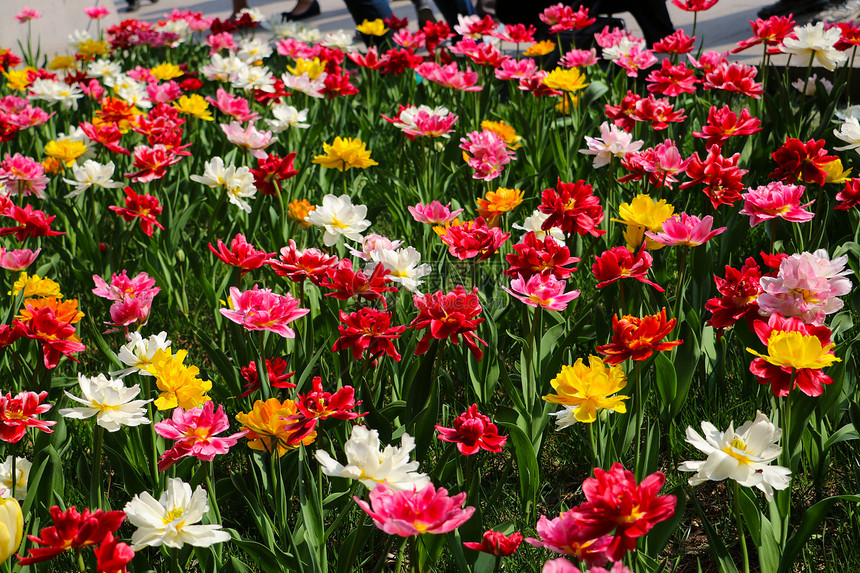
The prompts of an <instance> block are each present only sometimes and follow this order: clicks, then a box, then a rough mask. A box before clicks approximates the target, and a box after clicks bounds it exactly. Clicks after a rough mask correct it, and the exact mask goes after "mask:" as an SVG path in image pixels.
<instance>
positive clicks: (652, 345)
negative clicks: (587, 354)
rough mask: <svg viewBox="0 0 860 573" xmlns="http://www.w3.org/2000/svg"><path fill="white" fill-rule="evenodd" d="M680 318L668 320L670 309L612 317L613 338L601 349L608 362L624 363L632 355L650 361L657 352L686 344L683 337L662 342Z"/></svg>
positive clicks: (637, 358)
mask: <svg viewBox="0 0 860 573" xmlns="http://www.w3.org/2000/svg"><path fill="white" fill-rule="evenodd" d="M677 322H678V321H677V320H676V319H674V318H673V319H672V320H666V309H665V308H664V309H662V310H661V311H660V312H659V313H658V314H649V315H646V316H643V317H642V318H638V317H635V316H630V315H626V316H624V317H623V318H620V319H619V318H618V317H617V316H613V317H612V332H613V334H612V341H611V342H610V343H609V344H603V345H601V346H598V347H597V352H599V353H600V354H603V355H605V356H606V358H605V359H604V362H606V364H621V363H622V362H624V361H625V360H627V359H628V358H632V359H633V360H646V359H648V358H649V357H650V356H651V355H652V354H653V353H654V352H662V351H664V350H669V349H670V348H672V347H674V346H678V345H680V344H682V343H683V342H684V341H683V340H673V341H671V342H660V341H661V340H663V339H664V338H665V337H666V336H667V335H668V334H669V333H670V332H671V331H672V329H673V328H675V324H677Z"/></svg>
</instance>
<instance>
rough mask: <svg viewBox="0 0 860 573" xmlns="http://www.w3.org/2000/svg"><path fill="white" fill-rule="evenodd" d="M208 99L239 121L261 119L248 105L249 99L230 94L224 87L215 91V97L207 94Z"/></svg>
mask: <svg viewBox="0 0 860 573" xmlns="http://www.w3.org/2000/svg"><path fill="white" fill-rule="evenodd" d="M206 101H208V102H209V103H211V104H212V105H213V106H215V107H217V108H218V109H220V110H221V111H222V112H224V113H226V114H227V115H229V116H232V117H233V119H235V120H237V121H241V122H245V121H255V120H258V119H260V114H259V113H257V112H252V111H251V108H250V107H249V105H248V100H246V99H245V98H242V97H238V96H233V95H230V94H229V93H227V92H226V91H224V90H223V89H222V88H218V91H217V92H216V93H215V99H212V98H211V97H209V96H206ZM222 127H223V126H222ZM255 157H256V156H255Z"/></svg>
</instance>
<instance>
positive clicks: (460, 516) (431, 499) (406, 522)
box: [353, 483, 475, 537]
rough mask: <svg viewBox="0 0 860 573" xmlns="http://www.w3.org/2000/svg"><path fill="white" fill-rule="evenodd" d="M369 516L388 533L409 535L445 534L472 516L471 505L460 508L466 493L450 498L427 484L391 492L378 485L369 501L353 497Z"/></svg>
mask: <svg viewBox="0 0 860 573" xmlns="http://www.w3.org/2000/svg"><path fill="white" fill-rule="evenodd" d="M353 499H354V500H355V502H356V503H357V504H358V505H359V507H361V509H363V510H364V512H365V513H367V514H368V515H369V516H370V517H372V518H373V523H374V524H375V525H376V527H378V528H379V529H381V530H382V531H384V532H385V533H388V534H389V535H399V536H401V537H411V536H413V535H421V534H423V533H448V532H449V531H454V530H455V529H457V528H458V527H460V526H461V525H463V524H464V523H466V521H468V520H469V518H470V517H472V514H473V513H475V508H474V507H465V508H464V507H462V505H463V502H465V501H466V492H463V493H458V494H457V495H455V496H454V497H449V496H448V490H446V489H445V488H441V487H440V488H439V489H438V490H437V489H436V488H435V487H433V484H432V483H430V484H427V486H426V487H425V488H424V489H422V490H412V491H395V490H392V489H391V488H389V487H388V486H386V485H385V484H379V485H378V486H376V488H374V490H373V491H372V492H370V503H367V502H366V501H363V500H360V499H358V498H357V497H354V498H353Z"/></svg>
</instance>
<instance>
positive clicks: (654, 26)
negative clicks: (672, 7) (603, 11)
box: [628, 0, 675, 48]
mask: <svg viewBox="0 0 860 573" xmlns="http://www.w3.org/2000/svg"><path fill="white" fill-rule="evenodd" d="M628 11H629V12H630V13H631V14H633V17H634V18H636V21H637V22H638V23H639V27H640V28H642V35H643V36H645V41H646V42H648V47H649V48H650V47H651V46H653V45H654V43H655V42H659V41H660V40H662V39H663V38H665V37H666V36H668V35H669V34H671V33H673V32H674V31H675V27H674V26H673V25H672V19H671V18H670V17H669V10H667V9H666V1H665V0H644V1H643V0H639V1H637V2H630V7H629V8H628Z"/></svg>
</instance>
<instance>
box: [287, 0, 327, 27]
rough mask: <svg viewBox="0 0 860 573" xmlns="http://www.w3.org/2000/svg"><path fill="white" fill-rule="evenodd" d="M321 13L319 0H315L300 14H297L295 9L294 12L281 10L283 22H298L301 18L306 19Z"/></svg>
mask: <svg viewBox="0 0 860 573" xmlns="http://www.w3.org/2000/svg"><path fill="white" fill-rule="evenodd" d="M319 15H320V3H319V2H317V0H314V1H313V2H312V3H311V5H310V7H309V8H308V9H307V10H305V11H304V12H299V13H298V14H296V11H295V10H293V11H292V12H281V22H298V21H299V20H306V19H308V18H313V17H314V16H319Z"/></svg>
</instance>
